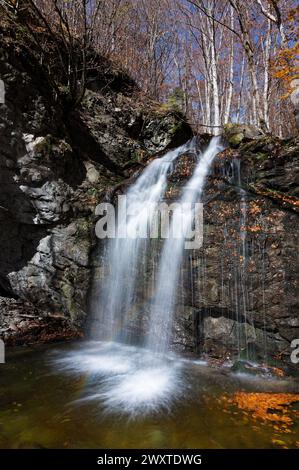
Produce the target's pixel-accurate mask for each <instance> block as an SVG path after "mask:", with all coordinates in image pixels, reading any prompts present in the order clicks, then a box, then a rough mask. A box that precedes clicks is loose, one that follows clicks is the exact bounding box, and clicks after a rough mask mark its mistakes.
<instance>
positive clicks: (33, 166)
mask: <svg viewBox="0 0 299 470" xmlns="http://www.w3.org/2000/svg"><path fill="white" fill-rule="evenodd" d="M1 35H2V36H3V37H4V36H5V31H4V30H3V31H1V33H0V36H1ZM2 36H1V37H2ZM5 41H6V48H5V51H6V52H4V51H3V50H2V49H1V51H0V77H1V79H2V80H3V82H4V85H5V103H1V104H0V337H1V338H4V339H5V341H7V342H9V343H10V344H13V343H18V344H20V343H24V342H34V341H46V340H55V339H61V338H63V337H65V338H69V337H75V336H78V335H81V333H82V329H83V326H84V324H85V320H86V316H87V303H88V290H89V285H90V277H91V270H92V267H91V261H90V258H91V253H92V250H93V248H94V246H95V236H94V224H95V220H94V211H95V207H96V205H97V204H98V203H100V202H101V201H102V200H103V199H104V197H105V194H106V193H107V192H109V188H112V187H114V186H115V185H117V184H120V182H121V181H124V180H125V179H126V178H128V177H130V174H131V173H130V172H131V168H133V169H135V168H136V167H137V168H140V167H142V164H141V163H140V161H142V160H143V159H146V158H148V157H149V154H150V152H152V151H154V152H160V151H163V150H165V148H166V147H168V146H170V147H171V146H176V145H178V144H182V143H184V142H185V141H187V140H188V139H189V136H190V134H191V129H190V127H189V126H187V125H185V124H184V126H185V127H184V126H182V125H181V118H180V117H178V116H175V115H172V114H171V113H170V114H168V115H159V116H157V113H155V112H154V111H150V109H147V110H143V109H142V108H141V107H138V105H137V104H136V100H137V98H138V96H137V95H138V89H137V87H136V86H135V84H134V82H133V81H132V80H131V79H130V78H129V77H126V76H123V75H121V74H119V73H117V72H115V77H114V78H115V80H112V78H113V73H114V72H111V74H110V75H111V76H109V77H110V78H109V80H108V79H107V76H105V77H104V78H105V80H104V79H102V77H101V72H99V70H98V71H97V72H96V73H97V77H95V76H93V77H92V78H93V80H92V81H91V83H92V86H91V89H89V90H87V93H86V96H85V98H84V100H83V102H82V104H81V106H80V107H79V108H78V109H76V110H73V111H72V112H70V111H69V110H66V109H65V107H64V104H63V103H62V102H60V101H59V100H57V99H55V95H54V93H52V91H51V85H50V84H49V83H48V81H47V76H46V74H45V73H44V71H43V69H42V66H41V65H40V63H39V62H38V61H35V59H34V57H33V56H31V54H30V48H26V46H24V44H22V43H20V45H19V47H16V44H15V41H14V40H13V39H12V38H11V37H10V36H9V37H5ZM93 73H95V72H93ZM103 80H104V81H103ZM107 80H108V82H107ZM106 82H107V83H108V85H109V83H110V84H111V87H109V86H107V83H106ZM133 93H135V95H134V97H133V96H132V94H133ZM136 93H137V95H136ZM136 96H137V97H136ZM137 101H138V100H137ZM160 133H161V134H160ZM158 135H159V136H160V135H161V137H159V138H160V140H159V138H158ZM149 142H152V144H151V145H149ZM22 312H23V314H24V315H26V316H22V314H21V313H22Z"/></svg>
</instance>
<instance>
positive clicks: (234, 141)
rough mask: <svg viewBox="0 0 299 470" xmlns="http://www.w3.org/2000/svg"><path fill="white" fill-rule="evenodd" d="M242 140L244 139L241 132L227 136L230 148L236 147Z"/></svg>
mask: <svg viewBox="0 0 299 470" xmlns="http://www.w3.org/2000/svg"><path fill="white" fill-rule="evenodd" d="M243 139H244V134H243V132H239V133H238V134H233V135H231V136H229V137H228V142H229V144H230V145H231V146H232V147H238V146H239V145H240V143H241V142H242V140H243Z"/></svg>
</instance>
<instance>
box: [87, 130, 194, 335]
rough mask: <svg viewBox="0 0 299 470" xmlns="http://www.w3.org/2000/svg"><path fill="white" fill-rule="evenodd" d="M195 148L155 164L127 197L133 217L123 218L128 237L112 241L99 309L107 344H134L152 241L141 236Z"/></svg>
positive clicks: (181, 150) (173, 153) (120, 220)
mask: <svg viewBox="0 0 299 470" xmlns="http://www.w3.org/2000/svg"><path fill="white" fill-rule="evenodd" d="M194 145H195V139H192V140H190V141H189V142H187V143H186V144H185V145H183V146H181V147H179V148H177V149H175V150H172V151H169V152H168V153H167V154H166V155H165V156H164V157H162V158H156V159H155V160H153V161H152V162H151V163H150V164H149V165H148V166H147V167H146V169H145V170H144V171H143V173H142V174H141V175H140V176H139V178H138V179H137V180H136V182H135V183H134V184H133V185H132V186H131V187H130V188H129V189H128V191H127V193H126V208H127V213H128V214H131V215H130V217H129V218H126V219H124V218H123V217H121V214H119V217H118V229H119V230H117V234H119V233H121V232H122V233H126V234H127V236H126V237H123V238H122V237H121V236H119V235H117V236H116V238H114V239H111V240H109V241H108V246H107V249H106V253H105V259H106V262H107V263H108V264H109V267H108V268H109V270H108V273H107V274H106V275H105V279H104V280H103V285H102V286H101V289H100V292H99V294H98V302H97V305H96V306H97V313H96V316H97V320H98V321H99V325H100V329H101V332H100V338H101V339H103V340H105V341H107V340H108V341H109V340H112V339H121V340H124V341H127V342H130V339H131V338H129V337H128V334H129V333H128V331H127V328H126V327H127V324H128V322H129V320H130V315H131V311H132V309H133V307H134V300H135V294H136V283H137V281H138V279H139V277H140V276H141V277H142V276H143V275H144V272H140V270H142V259H143V255H144V254H147V251H148V249H149V243H148V239H147V238H146V237H144V238H140V237H139V236H138V234H140V233H148V229H149V227H150V226H151V223H152V222H153V214H154V211H155V206H156V205H157V204H158V202H159V201H160V200H161V198H162V197H163V196H164V193H165V190H166V187H167V176H168V173H169V172H170V170H171V167H172V165H173V162H174V161H175V160H176V158H177V157H178V156H179V155H182V154H184V153H186V152H189V151H193V150H194ZM146 208H147V209H149V210H145V209H146Z"/></svg>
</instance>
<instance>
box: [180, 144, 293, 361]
mask: <svg viewBox="0 0 299 470" xmlns="http://www.w3.org/2000/svg"><path fill="white" fill-rule="evenodd" d="M298 155H299V142H298V140H293V141H286V142H281V141H279V140H277V139H271V138H269V137H262V136H260V137H259V138H254V139H251V140H248V141H247V142H244V143H243V144H242V145H240V146H238V148H237V149H236V150H231V149H227V150H226V151H224V152H223V153H222V154H221V155H219V157H218V158H217V159H216V161H215V162H214V167H213V170H212V172H211V175H210V177H209V181H208V184H207V186H206V191H205V196H204V243H203V247H202V248H201V249H200V250H196V251H189V252H187V251H186V253H185V263H184V275H183V277H182V280H181V288H182V290H183V294H182V295H180V304H183V305H185V308H186V311H187V312H189V310H190V308H193V310H194V312H193V328H191V331H192V333H190V320H188V321H185V320H184V319H183V318H184V315H182V307H181V306H180V308H179V309H178V312H177V314H176V325H175V327H174V330H175V340H174V345H175V344H176V343H177V342H178V338H177V334H178V333H177V331H178V330H180V331H182V330H183V332H182V333H180V335H181V337H182V338H183V337H184V338H185V339H184V342H185V348H186V349H187V350H192V349H194V348H196V349H197V350H198V351H199V352H200V353H201V354H208V355H209V356H214V357H220V358H226V357H235V356H237V355H240V356H241V357H244V358H248V357H250V358H253V359H258V360H264V359H265V357H268V358H273V357H285V359H286V361H288V362H290V352H291V349H290V342H291V341H292V339H294V338H298V337H299V327H298V325H299V323H298V318H299V315H298V296H297V292H298V286H297V282H298V281H297V275H296V264H297V263H296V256H295V253H296V246H297V245H298V229H297V228H298V215H297V210H298V199H296V196H298V188H297V187H296V181H297V178H298V176H297V174H298ZM182 298H183V302H182ZM184 325H185V327H184Z"/></svg>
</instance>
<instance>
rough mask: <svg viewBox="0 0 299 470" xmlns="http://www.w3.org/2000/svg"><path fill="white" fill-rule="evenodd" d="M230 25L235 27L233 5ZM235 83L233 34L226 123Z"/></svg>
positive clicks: (224, 116)
mask: <svg viewBox="0 0 299 470" xmlns="http://www.w3.org/2000/svg"><path fill="white" fill-rule="evenodd" d="M230 27H231V28H232V29H234V9H233V7H232V6H231V9H230ZM233 85H234V37H233V36H231V41H230V67H229V78H228V92H227V99H226V106H225V110H224V114H223V122H224V124H227V123H228V121H229V117H230V110H231V103H232V97H233Z"/></svg>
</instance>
